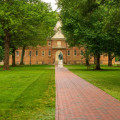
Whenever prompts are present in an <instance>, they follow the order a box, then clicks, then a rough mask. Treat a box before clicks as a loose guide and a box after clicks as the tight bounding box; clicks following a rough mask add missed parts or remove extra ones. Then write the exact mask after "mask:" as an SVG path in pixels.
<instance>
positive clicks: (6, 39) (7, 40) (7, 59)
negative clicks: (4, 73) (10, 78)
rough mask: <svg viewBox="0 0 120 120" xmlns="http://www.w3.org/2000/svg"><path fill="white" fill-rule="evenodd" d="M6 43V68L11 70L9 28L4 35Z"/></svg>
mask: <svg viewBox="0 0 120 120" xmlns="http://www.w3.org/2000/svg"><path fill="white" fill-rule="evenodd" d="M4 42H5V43H4V45H5V51H4V52H5V58H4V67H3V69H4V70H9V51H10V34H9V32H8V31H7V30H5V37H4Z"/></svg>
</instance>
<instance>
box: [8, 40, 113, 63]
mask: <svg viewBox="0 0 120 120" xmlns="http://www.w3.org/2000/svg"><path fill="white" fill-rule="evenodd" d="M30 51H31V56H30ZM60 52H61V53H62V54H63V62H64V64H85V58H84V56H83V52H84V48H77V47H72V48H69V46H68V44H67V43H66V42H65V40H63V39H60V40H57V39H55V40H47V45H46V46H43V47H42V46H38V47H36V48H27V49H26V50H25V55H24V64H30V63H31V64H55V63H57V62H58V55H59V54H60ZM21 53H22V50H21V49H18V50H17V51H16V55H15V56H16V57H15V61H16V64H17V65H19V64H20V60H21ZM90 63H91V64H93V63H94V57H91V59H90ZM10 64H12V56H10ZM101 64H108V57H107V56H104V55H101ZM113 64H115V59H114V60H113Z"/></svg>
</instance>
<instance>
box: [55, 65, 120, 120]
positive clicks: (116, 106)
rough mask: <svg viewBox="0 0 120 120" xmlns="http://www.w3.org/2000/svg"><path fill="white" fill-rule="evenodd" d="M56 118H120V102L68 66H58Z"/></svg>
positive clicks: (67, 119)
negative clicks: (67, 67) (71, 70)
mask: <svg viewBox="0 0 120 120" xmlns="http://www.w3.org/2000/svg"><path fill="white" fill-rule="evenodd" d="M55 77H56V120H120V102H119V101H118V100H116V99H114V98H113V97H111V96H110V95H108V94H106V93H105V92H104V91H102V90H100V89H99V88H97V87H95V86H93V85H92V84H90V83H88V82H86V81H85V80H83V79H81V78H80V77H78V76H77V75H75V74H73V73H72V72H70V71H68V70H67V69H66V68H62V69H60V68H57V67H56V70H55Z"/></svg>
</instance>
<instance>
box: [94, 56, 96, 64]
mask: <svg viewBox="0 0 120 120" xmlns="http://www.w3.org/2000/svg"><path fill="white" fill-rule="evenodd" d="M94 64H96V55H94Z"/></svg>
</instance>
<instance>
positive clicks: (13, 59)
mask: <svg viewBox="0 0 120 120" xmlns="http://www.w3.org/2000/svg"><path fill="white" fill-rule="evenodd" d="M15 50H16V49H15V48H13V51H12V66H15Z"/></svg>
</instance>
